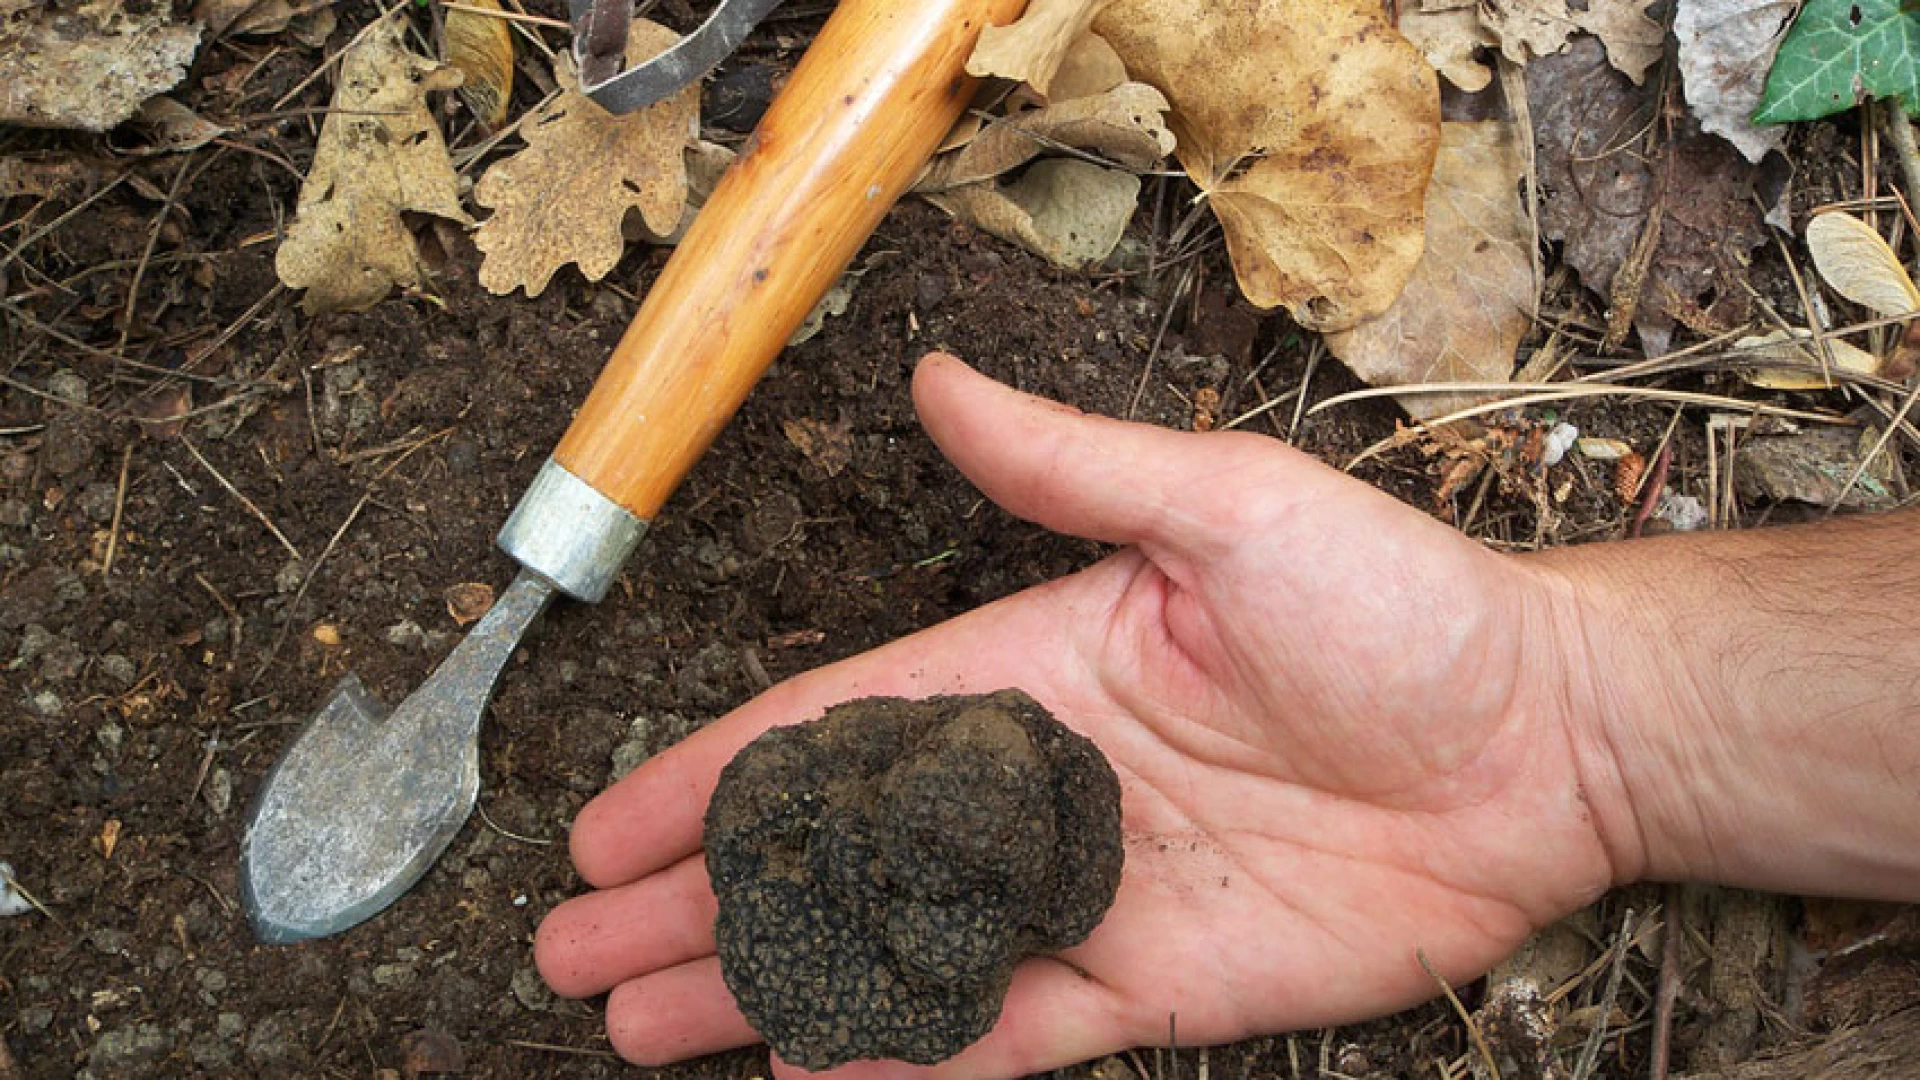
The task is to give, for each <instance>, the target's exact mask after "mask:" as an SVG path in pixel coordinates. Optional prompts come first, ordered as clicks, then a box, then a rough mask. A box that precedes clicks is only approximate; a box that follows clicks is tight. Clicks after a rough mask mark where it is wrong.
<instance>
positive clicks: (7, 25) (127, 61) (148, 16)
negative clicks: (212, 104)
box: [0, 0, 200, 131]
mask: <svg viewBox="0 0 1920 1080" xmlns="http://www.w3.org/2000/svg"><path fill="white" fill-rule="evenodd" d="M199 47H200V27H198V26H195V25H192V24H187V23H177V22H174V21H173V19H172V17H171V14H170V9H169V7H168V5H166V4H158V5H140V6H139V8H138V10H129V9H128V7H127V5H125V4H124V3H122V2H121V0H84V2H83V3H81V4H79V5H77V6H75V7H68V6H66V5H62V6H60V7H58V8H55V7H41V6H39V5H31V6H29V7H25V8H22V9H20V11H19V12H18V13H15V14H12V15H10V16H9V17H6V18H4V19H0V124H22V125H25V126H27V127H47V128H78V129H80V130H83V131H106V130H107V129H108V128H111V127H114V126H115V125H117V124H120V123H122V122H124V121H126V120H127V119H129V118H131V117H132V116H133V114H134V113H135V112H136V111H137V110H138V109H139V108H140V103H141V102H143V101H145V100H147V99H148V98H150V97H152V96H153V95H155V94H161V93H165V92H166V91H168V90H171V89H173V88H174V86H176V85H178V84H179V82H180V80H181V79H183V78H185V77H186V74H187V65H188V64H190V63H192V62H193V54H194V53H195V52H196V51H197V50H198V49H199Z"/></svg>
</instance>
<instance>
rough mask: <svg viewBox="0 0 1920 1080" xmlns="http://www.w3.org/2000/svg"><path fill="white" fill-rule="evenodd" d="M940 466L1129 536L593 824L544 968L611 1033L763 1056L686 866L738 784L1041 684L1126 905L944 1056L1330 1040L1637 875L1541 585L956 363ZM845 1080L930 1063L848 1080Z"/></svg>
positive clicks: (932, 410) (759, 724)
mask: <svg viewBox="0 0 1920 1080" xmlns="http://www.w3.org/2000/svg"><path fill="white" fill-rule="evenodd" d="M915 393H916V397H917V400H918V401H919V404H920V408H921V413H922V417H923V420H924V421H925V423H926V425H927V427H928V430H929V431H930V432H931V433H932V434H933V436H934V438H935V439H936V441H938V442H939V444H940V445H941V447H942V449H943V450H945V451H946V453H947V454H948V456H949V457H951V458H952V459H953V460H954V462H955V463H956V464H957V465H959V467H960V468H961V469H962V470H963V471H965V472H966V473H967V474H968V475H969V476H970V477H971V478H973V479H974V481H975V482H976V483H978V484H979V485H980V486H981V488H982V489H983V490H984V491H985V492H986V493H987V494H988V495H989V496H991V497H993V498H994V499H995V500H996V501H997V502H999V503H1000V504H1001V505H1003V506H1005V507H1007V508H1008V509H1009V510H1011V511H1013V512H1014V513H1016V514H1019V515H1021V516H1024V517H1027V518H1030V519H1032V520H1035V521H1038V522H1041V523H1042V524H1045V525H1048V526H1050V527H1052V528H1056V529H1059V530H1061V531H1064V532H1070V533H1074V534H1077V535H1081V536H1087V537H1092V538H1096V539H1101V540H1109V541H1114V542H1119V543H1126V544H1129V545H1131V546H1130V547H1128V548H1127V549H1126V550H1123V551H1122V552H1120V553H1119V554H1117V555H1114V556H1112V557H1111V558H1108V559H1107V560H1105V561H1103V562H1101V563H1099V564H1097V565H1095V566H1093V567H1091V568H1089V569H1087V570H1085V571H1083V572H1081V573H1079V574H1076V575H1074V576H1072V577H1069V578H1066V579H1063V580H1061V581H1058V582H1054V583H1052V584H1050V585H1046V586H1042V587H1040V588H1036V589H1031V590H1028V591H1026V592H1024V593H1021V594H1019V595H1016V596H1014V597H1011V598H1009V599H1007V600H1004V601H1001V602H1000V603H997V604H993V605H990V606H988V607H985V608H982V609H980V610H978V611H975V612H972V613H970V614H968V615H965V616H962V617H960V618H957V619H954V620H952V621H950V622H948V623H945V624H942V625H940V626H938V627H935V628H933V629H930V630H927V631H924V632H922V633H920V634H917V635H915V636H913V637H910V638H907V639H905V640H903V641H900V642H897V643H895V644H893V645H890V646H887V647H885V648H882V649H879V650H876V651H874V652H871V653H868V654H866V655H864V656H860V657H856V658H854V659H851V660H847V661H844V662H842V663H839V664H835V665H833V666H831V667H827V668H823V669H820V670H818V671H814V672H811V673H809V674H807V675H805V676H802V677H800V678H797V679H794V680H792V681H790V682H788V683H785V684H783V685H781V686H779V687H776V688H775V689H773V690H771V691H769V692H768V693H766V694H764V695H762V696H761V697H760V698H758V699H757V700H755V701H753V702H752V703H750V704H748V705H746V706H745V707H743V708H741V709H740V710H738V711H736V712H735V713H733V714H732V715H730V716H728V717H726V718H725V719H723V720H720V721H718V722H716V723H715V724H713V725H711V726H709V727H708V728H706V729H704V730H702V731H701V732H699V733H698V734H696V735H694V736H693V737H691V738H689V739H688V740H687V741H686V742H685V743H683V744H681V745H680V746H677V747H675V748H674V749H672V750H670V751H668V752H666V753H664V754H662V755H660V756H659V757H658V758H656V759H654V760H653V761H651V762H649V763H647V764H646V765H644V766H642V767H641V768H640V769H639V770H637V771H636V772H634V773H633V774H632V775H631V776H629V777H628V778H627V779H625V780H623V781H622V782H621V783H620V784H618V785H616V786H615V787H614V788H612V789H610V790H609V791H608V792H606V793H605V794H604V795H602V796H601V797H600V798H598V799H596V800H595V801H594V802H593V803H591V804H590V805H589V806H587V807H586V809H585V810H584V811H582V813H581V815H580V818H579V820H578V821H577V822H576V823H575V826H574V832H573V854H574V859H575V862H576V864H577V865H578V866H579V869H580V872H581V874H582V876H583V877H585V878H586V880H587V881H588V882H589V883H590V884H592V885H594V886H596V887H597V888H598V890H599V891H596V892H593V893H590V894H588V895H586V896H583V897H580V898H578V899H575V900H572V901H569V902H568V903H566V904H563V905H561V906H560V907H559V908H557V909H556V910H555V911H554V912H553V913H552V914H551V915H550V916H549V917H548V918H547V920H546V922H545V923H544V924H543V925H542V926H541V928H540V933H539V937H538V940H537V944H536V955H537V959H538V961H539V966H540V970H541V972H542V974H543V975H544V976H545V977H546V979H547V980H548V982H549V983H550V984H552V986H553V987H554V989H555V990H557V991H558V992H560V993H562V994H568V995H587V994H594V993H599V992H602V991H606V990H612V991H613V993H612V996H611V998H610V999H609V1002H608V1006H607V1013H608V1028H609V1031H610V1033H611V1035H612V1039H613V1043H614V1046H615V1048H616V1049H618V1050H620V1051H621V1053H623V1054H625V1055H626V1056H628V1057H630V1058H632V1059H634V1060H637V1061H643V1062H665V1061H673V1060H679V1059H682V1058H686V1057H690V1056H694V1055H697V1054H702V1053H708V1052H712V1051H716V1050H721V1049H725V1048H728V1047H733V1046H739V1045H745V1044H748V1043H751V1042H754V1041H756V1037H755V1036H754V1034H753V1032H752V1030H751V1029H750V1028H749V1027H748V1026H747V1025H746V1022H745V1020H744V1019H743V1018H742V1017H741V1016H740V1013H739V1011H738V1010H737V1008H736V1007H735V1006H734V1004H733V1000H732V998H731V996H730V995H729V994H728V992H727V990H726V987H725V985H724V983H723V982H722V979H721V975H720V968H719V961H718V960H717V959H716V957H715V955H714V943H713V934H712V927H713V915H714V900H713V896H712V893H711V891H710V889H709V888H708V884H707V878H706V872H705V867H704V864H703V863H702V861H701V859H700V855H699V848H700V828H701V815H702V814H703V812H704V810H705V808H706V804H707V799H708V797H709V795H710V794H711V792H712V789H713V785H714V782H715V780H716V778H717V776H718V774H719V771H720V768H721V767H722V766H723V765H724V764H725V763H726V762H727V761H728V760H729V759H730V758H731V757H732V756H733V754H734V753H735V752H736V751H737V750H738V749H739V748H740V747H741V746H742V745H744V744H745V743H747V742H748V741H750V740H752V739H753V738H754V737H755V736H757V735H758V734H760V733H761V732H762V731H764V730H766V729H767V728H768V727H770V726H773V725H776V724H785V723H796V722H801V721H805V720H809V719H813V718H816V717H818V716H819V715H820V714H821V713H822V712H823V711H824V710H825V708H826V707H827V706H829V705H831V704H835V703H837V702H840V701H844V700H847V699H849V698H854V697H863V696H868V695H876V694H883V695H900V696H909V697H924V696H928V695H931V694H941V693H978V692H985V691H990V690H995V689H1000V688H1003V687H1010V686H1011V687H1019V688H1021V689H1024V690H1026V691H1027V692H1028V693H1030V694H1032V695H1033V696H1034V697H1035V698H1037V699H1038V700H1039V701H1040V702H1041V703H1043V704H1045V705H1046V706H1047V707H1048V708H1049V709H1051V710H1052V711H1053V712H1054V714H1055V715H1056V716H1057V717H1058V718H1059V719H1060V720H1061V721H1063V722H1064V723H1066V724H1068V725H1069V726H1071V727H1073V728H1075V729H1077V730H1079V731H1080V732H1082V733H1083V734H1085V735H1087V736H1089V737H1090V738H1092V739H1093V740H1094V742H1096V743H1097V744H1098V745H1099V746H1100V748H1101V749H1102V750H1103V751H1105V753H1106V754H1107V756H1108V758H1109V759H1110V760H1111V761H1112V763H1113V765H1114V768H1115V770H1116V771H1117V772H1118V773H1119V775H1120V781H1121V787H1122V808H1123V814H1124V819H1125V831H1126V853H1127V863H1126V870H1125V874H1124V876H1123V879H1122V882H1121V886H1120V892H1119V896H1118V898H1117V899H1116V901H1115V903H1114V907H1113V909H1112V911H1111V912H1110V913H1109V914H1108V916H1107V918H1106V920H1105V921H1104V922H1103V923H1102V924H1101V926H1100V927H1099V928H1098V929H1097V930H1096V931H1095V932H1094V933H1093V935H1092V936H1091V937H1090V938H1089V939H1088V940H1087V941H1086V942H1085V943H1084V944H1083V945H1081V946H1079V947H1077V948H1074V949H1071V950H1069V951H1068V952H1067V953H1065V954H1063V955H1062V956H1061V957H1059V958H1058V959H1047V960H1035V961H1030V962H1028V963H1027V964H1025V965H1023V966H1022V967H1021V968H1020V969H1019V970H1018V972H1017V973H1016V975H1015V979H1014V983H1013V987H1012V990H1011V992H1010V994H1009V997H1008V1001H1007V1005H1006V1008H1005V1010H1004V1011H1003V1013H1002V1016H1001V1019H1000V1022H999V1024H998V1025H997V1026H996V1027H995V1028H994V1030H993V1031H992V1032H991V1033H990V1034H989V1035H988V1036H987V1037H986V1038H985V1039H983V1040H982V1041H981V1042H979V1043H977V1044H975V1045H974V1046H973V1047H971V1048H970V1049H968V1050H967V1051H965V1052H964V1053H962V1054H961V1055H960V1056H959V1057H957V1058H955V1059H954V1060H952V1061H950V1062H948V1063H946V1064H945V1065H943V1066H939V1067H937V1068H936V1069H935V1070H934V1071H935V1072H942V1071H944V1072H947V1073H951V1074H953V1075H968V1076H1014V1075H1020V1074H1024V1073H1029V1072H1034V1071H1038V1070H1043V1069H1047V1068H1051V1067H1055V1066H1059V1065H1063V1064H1068V1063H1071V1062H1073V1061H1077V1060H1082V1059H1086V1058H1090V1057H1094V1056H1097V1055H1100V1054H1103V1053H1107V1052H1111V1051H1114V1050H1117V1049H1120V1048H1123V1047H1127V1046H1132V1045H1136V1044H1141V1043H1152V1042H1164V1041H1165V1040H1166V1038H1167V1034H1168V1030H1169V1027H1170V1025H1171V1024H1172V1023H1173V1018H1175V1017H1177V1024H1178V1035H1179V1038H1180V1041H1181V1042H1183V1043H1201V1042H1218V1041H1224V1040H1229V1039H1233V1038H1239V1037H1243V1036H1248V1035H1253V1034H1259V1033H1267V1032H1275V1031H1282V1030H1287V1029H1290V1028H1300V1027H1311V1026H1319V1025H1325V1024H1331V1023H1340V1022H1345V1021H1350V1020H1355V1019H1359V1018H1363V1017H1368V1016H1375V1015H1379V1014H1381V1013H1384V1012H1387V1011H1391V1010H1393V1009H1396V1008H1399V1007H1402V1006H1405V1005H1408V1004H1411V1003H1413V1002H1416V1001H1419V1000H1422V999H1424V998H1426V997H1430V996H1432V994H1433V993H1434V992H1435V989H1436V987H1435V985H1434V982H1433V979H1432V977H1431V976H1430V975H1428V974H1427V973H1426V972H1425V971H1423V970H1422V967H1421V964H1420V960H1419V957H1420V956H1421V955H1422V954H1424V956H1425V957H1426V958H1427V959H1428V960H1429V962H1430V963H1431V964H1432V965H1433V967H1434V968H1435V970H1436V971H1438V972H1439V973H1440V974H1442V975H1444V976H1446V977H1447V978H1449V979H1452V980H1463V979H1466V978H1470V977H1472V976H1474V975H1477V974H1479V973H1480V972H1482V971H1484V970H1485V969H1486V968H1488V967H1490V966H1491V965H1492V964H1494V963H1495V962H1497V961H1498V960H1499V959H1500V958H1501V957H1503V956H1504V955H1506V954H1507V953H1508V952H1509V951H1511V950H1512V949H1513V948H1514V947H1515V946H1516V945H1518V944H1519V943H1520V941H1521V940H1522V939H1523V938H1524V937H1525V936H1526V934H1527V933H1528V932H1529V931H1531V930H1532V929H1533V928H1534V927H1536V926H1539V925H1542V924H1544V923H1545V922H1548V921H1550V920H1552V919H1553V918H1555V917H1557V916H1559V915H1561V914H1563V913H1565V912H1567V911H1570V910H1572V909H1574V908H1575V907H1578V906H1579V905H1581V904H1583V903H1585V902H1587V901H1589V900H1591V899H1593V898H1594V897H1596V896H1598V895H1599V893H1600V892H1601V891H1602V890H1604V889H1605V888H1606V887H1607V886H1608V885H1610V884H1611V883H1612V881H1613V877H1614V871H1613V867H1612V866H1611V865H1610V863H1609V861H1608V858H1607V856H1606V853H1605V850H1604V848H1603V846H1602V843H1601V839H1600V837H1599V835H1598V833H1597V831H1596V829H1595V826H1594V825H1593V823H1592V821H1591V818H1590V815H1589V814H1588V812H1587V808H1586V805H1585V802H1584V799H1585V797H1586V793H1585V791H1584V789H1583V783H1582V777H1581V775H1580V770H1579V767H1578V765H1577V760H1578V759H1577V748H1576V745H1575V734H1574V732H1573V730H1572V728H1571V720H1570V717H1569V708H1568V704H1567V693H1566V692H1565V687H1566V684H1567V679H1566V678H1565V676H1564V671H1565V665H1566V664H1567V661H1566V660H1565V659H1564V658H1563V657H1562V655H1561V653H1560V651H1559V649H1558V648H1557V647H1556V642H1555V635H1556V632H1557V631H1556V626H1557V624H1558V620H1556V619H1555V618H1554V616H1553V612H1552V606H1553V603H1552V600H1551V596H1552V594H1553V589H1552V587H1551V585H1550V583H1549V582H1548V581H1547V579H1546V576H1545V572H1544V571H1540V570H1537V569H1535V568H1532V567H1529V566H1528V565H1526V564H1524V563H1521V562H1518V561H1515V560H1511V559H1504V558H1502V557H1499V556H1496V555H1493V554H1491V553H1489V552H1486V551H1485V550H1483V549H1481V548H1480V547H1479V546H1477V545H1475V544H1473V543H1472V542H1471V541H1468V540H1467V539H1465V538H1463V537H1461V536H1460V535H1458V534H1457V533H1455V532H1453V531H1451V530H1449V529H1447V528H1445V527H1444V526H1441V525H1439V524H1438V523H1435V522H1433V521H1432V520H1430V519H1428V518H1426V517H1425V516H1424V515H1421V514H1419V513H1418V512H1416V511H1413V510H1410V509H1408V508H1406V507H1404V506H1402V505H1400V504H1399V503H1397V502H1395V501H1393V500H1392V499H1390V498H1388V497H1386V496H1384V495H1381V494H1379V493H1378V492H1375V491H1373V490H1372V489H1370V488H1368V487H1366V486H1365V485H1363V484H1360V483H1358V482H1356V481H1353V480H1351V479H1348V478H1346V477H1343V476H1340V475H1339V474H1337V473H1335V472H1333V471H1331V470H1328V469H1325V468H1324V467H1322V466H1320V465H1318V464H1316V463H1314V462H1312V461H1311V460H1310V459H1307V458H1305V457H1304V456H1302V455H1299V454H1297V453H1295V452H1293V451H1292V450H1290V449H1288V448H1286V447H1284V446H1282V445H1279V444H1277V443H1275V442H1273V441H1272V440H1268V439H1263V438H1259V437H1256V436H1251V435H1234V434H1224V435H1186V434H1178V433H1173V432H1168V431H1163V430H1159V429H1155V428H1150V427H1145V426H1142V425H1131V424H1123V423H1120V422H1117V421H1112V420H1104V419H1099V418H1094V417H1087V416H1082V415H1080V414H1078V413H1076V412H1073V411H1072V410H1068V409H1065V408H1063V407H1061V406H1058V405H1054V404H1051V403H1048V402H1044V401H1041V400H1039V399H1035V398H1030V397H1026V396H1024V395H1020V394H1017V393H1015V392H1013V391H1011V390H1008V389H1006V388H1004V387H1000V386H998V385H997V384H994V383H992V382H990V381H989V380H986V379H985V378H983V377H981V376H979V375H977V374H974V373H973V372H972V371H970V370H969V369H967V368H966V367H965V366H964V365H962V364H960V363H959V362H957V361H955V360H953V359H951V358H949V357H939V356H935V357H930V358H928V360H927V361H925V362H923V363H922V365H921V369H920V371H919V372H918V373H917V375H916V379H915ZM846 1071H847V1072H849V1073H857V1072H886V1073H889V1074H891V1073H894V1072H900V1073H908V1072H919V1071H921V1070H917V1069H913V1068H911V1067H908V1066H904V1065H899V1064H897V1063H860V1064H856V1065H853V1066H849V1067H848V1070H846Z"/></svg>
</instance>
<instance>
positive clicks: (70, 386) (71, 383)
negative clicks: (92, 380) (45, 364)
mask: <svg viewBox="0 0 1920 1080" xmlns="http://www.w3.org/2000/svg"><path fill="white" fill-rule="evenodd" d="M47 392H48V393H50V394H52V395H53V396H54V397H57V398H59V399H60V400H62V401H71V402H73V403H74V404H75V405H85V404H86V403H87V380H85V379H83V378H81V377H80V376H78V375H76V374H74V373H73V372H71V371H56V372H54V373H53V375H52V376H50V377H49V378H48V379H47Z"/></svg>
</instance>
